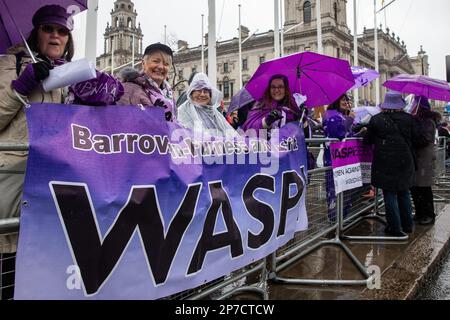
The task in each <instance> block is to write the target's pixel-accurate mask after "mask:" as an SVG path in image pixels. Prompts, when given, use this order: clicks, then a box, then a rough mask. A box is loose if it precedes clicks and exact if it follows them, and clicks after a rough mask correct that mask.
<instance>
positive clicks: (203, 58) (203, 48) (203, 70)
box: [201, 14, 205, 73]
mask: <svg viewBox="0 0 450 320" xmlns="http://www.w3.org/2000/svg"><path fill="white" fill-rule="evenodd" d="M204 17H205V15H204V14H202V54H201V57H202V72H203V73H205V33H204Z"/></svg>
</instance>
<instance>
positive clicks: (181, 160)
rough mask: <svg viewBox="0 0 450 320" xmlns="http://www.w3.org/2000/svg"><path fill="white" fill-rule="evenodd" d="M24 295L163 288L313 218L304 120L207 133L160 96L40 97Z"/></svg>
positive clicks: (238, 262) (134, 295) (230, 264)
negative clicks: (253, 130)
mask: <svg viewBox="0 0 450 320" xmlns="http://www.w3.org/2000/svg"><path fill="white" fill-rule="evenodd" d="M27 119H28V127H29V136H30V153H29V159H28V167H27V174H26V181H25V187H24V196H23V198H24V203H26V204H25V205H24V206H23V208H22V213H21V229H20V239H19V248H18V253H17V265H16V287H15V298H16V299H157V298H161V297H165V296H168V295H171V294H174V293H177V292H180V291H183V290H186V289H190V288H194V287H197V286H199V285H201V284H204V283H206V282H209V281H212V280H214V279H217V278H220V277H223V276H225V275H228V274H230V273H231V272H232V271H234V270H237V269H239V268H242V267H244V266H246V265H248V264H250V263H252V262H254V261H257V260H258V259H262V258H264V257H266V256H267V255H269V254H270V253H272V252H273V251H275V250H276V249H277V248H279V247H280V246H282V245H284V244H285V243H286V242H288V241H289V240H290V239H292V237H293V235H294V233H295V232H296V231H299V230H305V229H306V228H307V217H306V210H305V194H306V189H305V185H306V178H305V177H306V172H305V170H306V169H305V168H306V167H307V166H306V146H305V142H304V136H303V130H301V128H299V127H298V126H296V125H295V124H289V125H287V126H285V127H284V128H283V129H281V130H280V132H279V139H274V136H272V141H271V142H272V143H270V144H268V143H266V142H264V141H254V140H251V139H250V140H249V139H246V140H242V139H241V140H232V141H224V140H221V139H218V138H216V139H213V141H206V140H202V139H201V137H200V139H199V137H197V136H196V134H194V133H191V132H190V131H187V130H182V129H181V128H180V127H179V126H177V125H176V124H173V123H168V122H166V121H165V120H164V114H163V112H162V111H161V110H160V109H158V108H147V109H145V110H141V109H140V108H137V107H133V106H123V107H118V106H108V107H86V106H70V105H56V104H34V105H32V106H31V107H30V108H28V109H27Z"/></svg>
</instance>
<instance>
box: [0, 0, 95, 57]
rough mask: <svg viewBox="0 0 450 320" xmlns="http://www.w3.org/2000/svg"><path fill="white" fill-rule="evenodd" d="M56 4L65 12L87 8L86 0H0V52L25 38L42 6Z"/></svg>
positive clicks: (76, 11)
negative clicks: (35, 14)
mask: <svg viewBox="0 0 450 320" xmlns="http://www.w3.org/2000/svg"><path fill="white" fill-rule="evenodd" d="M49 4H58V5H60V6H61V7H63V8H66V9H67V12H73V13H74V14H75V13H78V12H81V11H84V10H86V9H87V0H32V1H31V0H0V54H1V53H5V52H6V50H7V49H8V48H9V47H11V46H13V45H16V44H18V43H21V42H22V41H23V40H22V37H21V35H20V32H22V34H23V36H24V37H25V38H27V37H28V36H29V34H30V32H31V30H33V23H32V18H33V15H34V13H35V12H36V11H37V10H38V9H39V8H40V7H42V6H45V5H49Z"/></svg>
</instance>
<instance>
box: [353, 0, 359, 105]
mask: <svg viewBox="0 0 450 320" xmlns="http://www.w3.org/2000/svg"><path fill="white" fill-rule="evenodd" d="M357 11H358V10H357V9H356V0H353V24H354V30H353V33H354V35H353V54H354V57H353V59H354V65H355V66H358V65H359V57H358V19H357ZM353 96H354V98H355V107H357V106H358V104H359V92H358V89H355V90H354V93H353Z"/></svg>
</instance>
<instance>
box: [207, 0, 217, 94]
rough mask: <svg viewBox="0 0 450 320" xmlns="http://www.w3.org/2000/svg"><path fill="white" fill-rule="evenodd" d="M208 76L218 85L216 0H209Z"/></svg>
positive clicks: (212, 83) (212, 82)
mask: <svg viewBox="0 0 450 320" xmlns="http://www.w3.org/2000/svg"><path fill="white" fill-rule="evenodd" d="M208 78H209V81H210V82H211V85H212V86H214V87H216V85H217V56H216V2H215V0H208Z"/></svg>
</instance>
